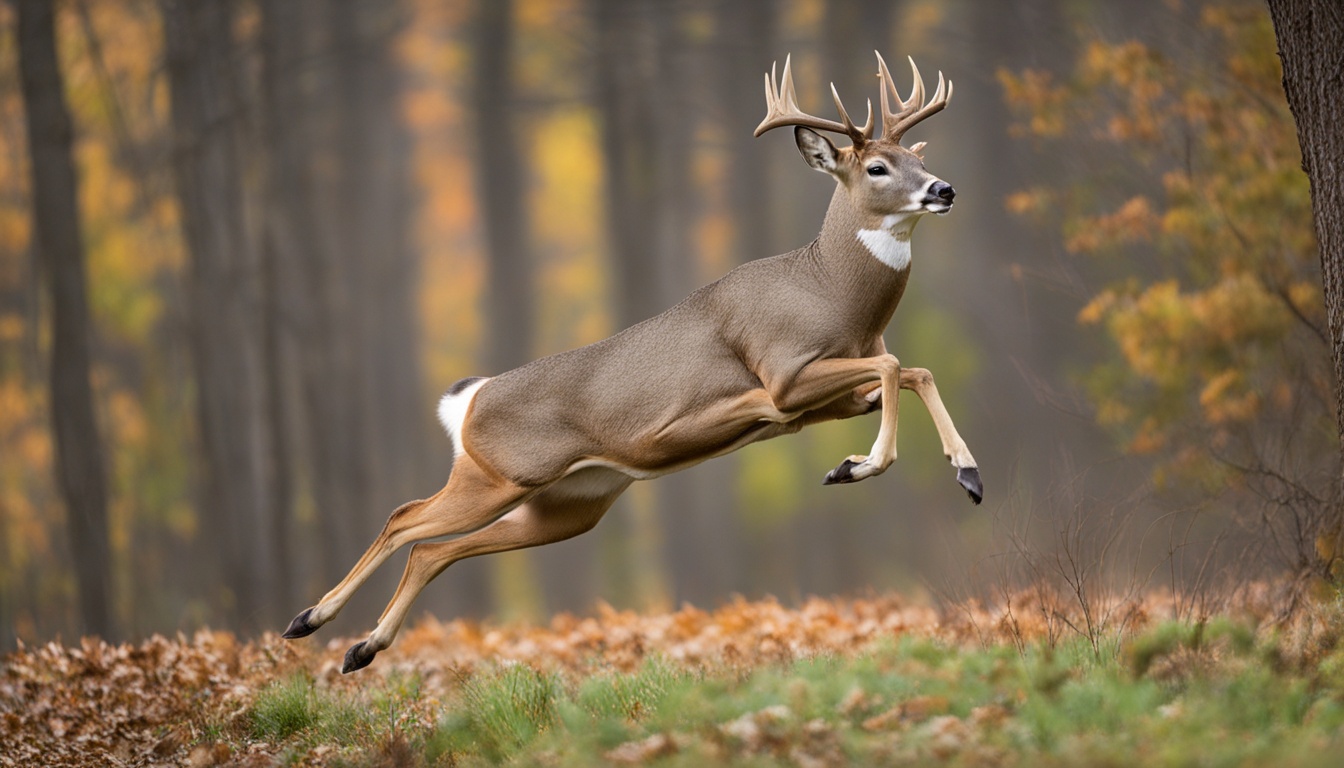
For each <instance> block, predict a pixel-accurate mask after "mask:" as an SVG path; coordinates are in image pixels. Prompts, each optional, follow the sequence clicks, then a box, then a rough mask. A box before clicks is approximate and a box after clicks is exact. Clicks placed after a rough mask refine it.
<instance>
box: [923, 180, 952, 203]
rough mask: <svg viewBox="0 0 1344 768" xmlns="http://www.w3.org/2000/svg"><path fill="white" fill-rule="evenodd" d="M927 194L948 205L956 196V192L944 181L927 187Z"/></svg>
mask: <svg viewBox="0 0 1344 768" xmlns="http://www.w3.org/2000/svg"><path fill="white" fill-rule="evenodd" d="M929 194H930V195H933V196H934V197H936V198H938V199H940V200H942V201H943V202H945V203H950V202H952V198H954V197H956V196H957V191H956V190H955V189H953V188H952V185H951V184H948V183H947V182H945V181H935V182H933V186H931V187H929Z"/></svg>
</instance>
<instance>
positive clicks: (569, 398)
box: [284, 54, 983, 672]
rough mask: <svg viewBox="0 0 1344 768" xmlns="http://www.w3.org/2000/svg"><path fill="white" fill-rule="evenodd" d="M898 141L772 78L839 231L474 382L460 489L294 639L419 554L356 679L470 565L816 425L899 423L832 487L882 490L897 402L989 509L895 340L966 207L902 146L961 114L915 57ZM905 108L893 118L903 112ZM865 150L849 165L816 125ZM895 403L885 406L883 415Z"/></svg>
mask: <svg viewBox="0 0 1344 768" xmlns="http://www.w3.org/2000/svg"><path fill="white" fill-rule="evenodd" d="M877 61H878V77H879V80H880V83H879V87H880V89H881V94H882V95H881V104H882V123H883V133H882V137H881V138H880V139H874V138H873V110H872V101H871V100H870V101H869V102H868V119H867V121H866V122H865V123H864V125H863V126H862V127H859V126H856V125H855V124H854V123H853V121H851V120H850V118H849V115H848V114H847V113H846V112H845V108H844V105H843V104H841V102H840V96H839V94H838V93H836V90H835V86H834V84H832V86H831V94H832V96H833V97H834V99H835V106H836V109H837V110H838V111H839V113H840V121H839V122H837V121H834V120H825V119H822V118H819V117H813V116H811V115H807V114H804V113H803V112H802V111H801V110H799V108H798V103H797V99H796V97H795V92H794V86H793V76H792V73H791V71H790V62H789V59H787V58H786V59H785V61H784V72H783V76H782V77H781V78H780V80H779V81H778V84H776V81H775V73H774V68H773V67H772V68H771V71H770V73H769V74H767V75H766V78H765V97H766V107H767V114H766V117H765V120H764V121H762V122H761V124H760V125H759V126H758V127H757V128H756V134H755V135H757V136H760V135H761V134H763V133H765V132H766V131H769V130H771V129H773V128H778V127H780V126H785V125H792V126H795V127H794V139H795V141H796V142H797V145H798V150H799V151H800V152H801V153H802V155H803V159H804V160H806V161H807V164H808V165H810V166H812V167H813V168H815V169H817V170H818V171H821V172H822V173H825V174H827V175H829V176H830V177H832V178H833V179H835V181H836V186H835V194H834V195H833V196H832V198H831V203H830V208H829V209H828V210H827V212H826V220H825V222H824V223H823V224H822V228H821V234H820V235H818V236H817V239H815V240H813V241H812V242H811V243H808V244H807V245H805V246H803V247H802V248H799V249H798V250H796V251H792V252H790V253H786V254H783V255H780V256H775V257H773V258H769V259H762V260H759V261H754V262H751V263H748V264H744V265H742V266H740V267H738V268H737V269H734V270H732V271H731V272H729V273H728V274H727V275H724V276H723V277H722V278H720V279H719V280H718V281H716V282H714V283H711V284H709V285H707V286H705V287H703V288H701V289H700V290H698V291H696V292H694V293H692V294H691V295H690V296H689V297H688V298H687V299H686V300H685V301H683V302H681V303H680V304H678V305H676V306H675V307H672V308H671V309H669V310H667V311H666V312H664V313H662V314H661V315H658V316H657V317H654V318H651V319H649V320H645V321H644V322H642V323H639V324H638V325H635V326H633V327H631V328H628V329H626V330H624V331H622V332H620V333H618V334H616V335H615V336H612V337H611V338H609V339H606V340H605V341H599V342H597V343H596V344H591V345H589V346H586V347H582V348H580V349H575V350H571V351H569V352H564V353H561V354H558V355H553V356H551V357H546V358H542V359H540V360H537V361H535V362H532V363H529V364H527V365H524V366H523V367H521V368H518V369H515V370H512V371H508V372H507V373H502V374H499V375H498V376H494V377H492V378H468V379H463V380H461V381H459V382H457V383H456V384H454V385H453V386H452V387H451V388H450V389H449V390H448V393H447V394H445V395H444V396H443V400H442V401H441V402H440V404H439V419H440V421H442V422H443V426H444V427H445V428H446V429H447V431H448V434H449V436H450V437H451V438H452V441H453V449H454V451H455V456H456V458H455V460H454V462H453V466H452V471H451V472H450V474H449V476H448V483H447V485H446V486H444V488H443V490H441V491H439V492H438V493H436V494H435V495H434V496H432V497H430V498H429V499H425V500H423V501H412V502H409V503H407V504H403V505H402V506H401V507H400V508H398V509H397V510H396V511H395V512H393V513H392V516H391V517H390V518H389V519H388V521H387V525H386V526H384V528H383V530H382V532H381V533H380V534H378V537H377V538H376V539H375V540H374V542H373V544H372V545H371V546H370V547H369V549H368V551H367V552H365V553H364V556H363V557H361V558H360V560H359V562H358V563H356V564H355V567H354V569H353V570H351V571H350V573H349V575H347V576H346V577H345V579H344V580H343V581H341V583H340V584H338V585H336V587H335V588H334V589H332V590H331V591H330V592H328V593H327V594H326V595H325V596H324V597H323V598H322V600H321V601H320V602H319V603H318V604H317V605H315V606H313V607H312V608H309V609H307V610H305V611H303V612H302V613H300V614H299V615H298V616H297V617H295V618H294V620H293V622H291V623H290V625H289V628H288V629H287V630H286V631H285V634H284V636H285V637H287V638H295V637H304V636H306V635H309V634H311V633H313V632H314V631H315V630H317V628H318V627H320V626H322V625H323V624H325V623H327V622H328V621H331V619H332V618H334V617H335V616H336V614H337V613H339V612H340V610H341V608H343V607H344V606H345V604H346V602H348V601H349V599H350V597H351V595H352V594H353V593H354V591H355V590H356V589H358V588H359V586H360V585H361V584H363V583H364V582H365V580H367V579H368V577H369V575H370V574H372V573H373V571H374V569H376V568H378V567H379V566H380V565H382V564H383V562H384V561H386V560H387V558H388V557H390V556H391V555H392V553H393V552H395V551H396V550H397V549H399V548H400V547H402V546H403V545H405V544H409V543H411V542H416V541H421V540H424V539H432V538H436V537H441V536H447V535H450V534H466V535H464V536H461V537H459V538H455V539H451V540H447V541H440V542H432V543H419V544H416V545H415V546H414V547H412V548H411V554H410V559H409V561H408V562H407V564H406V572H405V574H404V575H403V576H402V578H401V584H400V585H399V586H398V587H397V591H396V595H395V596H394V597H393V598H392V602H391V603H389V604H388V606H387V608H386V610H384V611H383V615H382V617H381V618H380V619H379V620H378V626H377V627H376V628H374V630H373V632H372V633H371V634H370V635H369V637H368V639H366V640H364V641H362V642H360V643H357V644H355V645H354V646H352V647H351V648H350V650H349V651H348V652H347V653H346V655H345V663H344V665H343V667H342V670H341V671H342V672H352V671H354V670H357V669H361V668H363V667H365V666H367V665H368V664H369V663H370V662H371V661H373V658H374V656H375V655H376V654H377V653H378V652H379V651H381V650H383V649H385V648H387V647H388V646H389V645H391V643H392V640H393V638H394V637H396V634H397V631H398V630H399V629H400V627H401V624H402V622H403V621H404V620H405V618H406V614H407V613H408V612H409V611H410V607H411V603H412V602H413V601H414V600H415V598H416V596H417V595H419V594H420V591H421V590H422V589H424V588H425V585H427V584H428V583H429V582H430V581H431V580H432V579H433V578H434V577H435V576H438V575H439V574H440V573H442V572H443V570H444V569H445V568H447V567H448V566H449V565H451V564H452V563H455V562H457V561H458V560H462V559H464V558H468V557H475V556H476V555H484V554H489V553H492V552H503V551H506V550H513V549H522V548H524V547H535V546H539V545H541V544H549V543H552V542H556V541H561V540H563V539H567V538H570V537H572V536H577V535H578V534H580V533H583V532H585V531H587V530H589V529H591V528H592V527H593V526H595V525H597V522H598V520H599V519H601V517H602V515H603V514H604V513H605V512H606V511H607V509H608V508H610V507H611V505H612V503H613V502H614V501H615V500H616V497H618V496H620V495H621V493H622V492H623V491H625V489H626V488H628V487H629V486H630V484H631V483H633V482H634V481H636V480H646V479H649V478H653V477H658V476H660V475H665V474H668V473H670V472H676V471H678V470H681V469H685V468H687V467H690V466H692V465H694V464H698V463H700V462H702V461H705V460H706V459H710V458H713V457H715V456H721V455H723V454H726V453H730V452H732V451H736V450H737V449H739V448H741V447H743V446H745V445H749V444H751V443H755V442H758V441H761V440H767V439H769V438H772V437H777V436H779V435H784V434H790V433H793V432H797V431H798V430H800V429H802V428H803V427H804V426H806V425H808V424H814V423H817V422H822V421H830V420H832V419H847V418H850V417H852V416H859V415H861V414H865V413H869V412H871V411H874V410H878V409H880V410H881V412H882V417H881V419H882V420H881V426H880V427H879V428H878V432H877V440H876V441H875V442H874V443H873V447H872V449H871V450H870V451H869V452H868V454H867V455H866V456H850V457H848V458H846V459H845V460H844V461H842V462H841V463H840V465H839V466H837V467H836V468H835V469H832V470H831V471H830V472H828V473H827V474H826V477H825V480H824V482H825V483H827V484H830V483H852V482H856V481H859V480H863V479H866V478H869V477H872V476H874V475H878V474H881V473H882V472H883V471H885V470H886V469H887V467H888V466H890V465H891V463H892V461H894V460H895V459H896V420H897V419H896V416H897V393H898V392H899V390H901V389H909V390H913V391H914V392H915V394H916V395H918V396H919V398H920V399H921V400H922V401H923V402H924V405H925V406H926V407H927V408H928V410H929V413H930V414H932V416H933V422H934V424H935V426H936V427H937V429H938V435H939V437H940V438H941V440H942V443H943V453H944V454H945V455H946V456H947V458H948V460H949V461H950V462H951V463H952V466H953V467H955V468H956V470H957V480H958V482H960V483H961V485H962V486H963V487H964V488H965V489H966V491H967V492H968V493H969V494H970V496H971V500H972V501H974V502H975V503H977V504H979V503H980V500H981V497H982V495H983V487H982V485H981V480H980V472H979V470H978V468H977V465H976V462H975V459H974V458H973V457H972V456H971V452H970V451H969V450H967V448H966V443H965V442H963V441H962V439H961V436H960V435H958V434H957V430H956V428H955V427H954V426H953V425H952V418H951V417H950V416H948V413H947V409H946V408H945V407H944V406H943V402H942V400H941V399H940V398H939V396H938V389H937V388H936V387H935V386H934V383H933V376H932V375H931V374H930V373H929V372H928V371H927V370H925V369H923V368H903V367H901V363H900V361H898V360H897V359H896V358H895V357H894V356H893V355H891V354H889V353H888V352H887V350H886V346H885V344H884V343H883V341H882V331H883V329H884V328H886V327H887V323H888V322H889V321H890V320H891V316H892V313H894V312H895V311H896V305H897V304H898V303H899V302H900V300H901V294H902V293H903V292H904V291H905V284H906V281H907V280H908V279H909V277H910V233H911V231H912V230H913V229H914V226H915V223H916V222H918V221H919V219H920V217H921V216H923V215H924V214H925V213H930V212H932V213H937V214H944V213H947V212H948V211H950V210H951V209H952V198H953V195H954V192H953V190H952V187H951V185H949V184H947V183H946V182H944V181H942V180H941V179H939V178H937V177H935V176H933V175H931V174H930V173H929V172H928V171H926V170H925V169H924V163H923V161H922V160H921V159H920V157H919V151H920V149H921V148H922V147H923V143H922V142H921V143H919V144H916V145H914V146H912V147H911V148H909V149H906V148H905V147H902V146H901V144H900V139H901V137H902V136H903V135H904V134H905V132H906V131H907V130H909V129H910V127H911V126H913V125H915V124H916V123H919V122H920V121H922V120H924V119H925V118H927V117H929V116H930V115H933V114H935V113H937V112H939V111H940V110H942V109H943V107H945V106H947V103H948V100H949V99H951V97H952V83H951V82H950V81H948V82H946V84H945V83H944V81H943V75H942V73H941V72H940V73H939V74H938V88H937V90H936V91H935V93H934V94H933V98H932V99H930V100H929V101H928V102H927V103H926V102H925V100H924V82H923V79H922V78H921V77H920V75H919V69H918V68H917V67H915V63H914V60H913V59H911V60H910V67H911V69H912V70H913V71H914V85H913V86H912V88H911V93H910V97H909V98H908V99H901V97H900V94H899V93H898V92H897V91H896V86H895V84H894V83H893V81H892V79H891V73H890V72H888V71H887V65H886V63H885V62H884V61H883V60H882V56H881V54H878V57H877ZM892 103H894V104H895V105H896V108H895V109H892V107H891V104H892ZM814 128H815V129H818V130H822V131H828V132H832V133H837V134H843V135H845V136H847V137H848V138H849V139H850V141H851V142H852V143H853V146H849V147H843V148H839V149H837V148H836V146H835V145H834V144H833V143H831V141H830V139H828V138H826V137H825V136H822V135H821V134H819V133H817V132H816V131H814V130H812V129H814ZM883 401H885V403H884V402H883Z"/></svg>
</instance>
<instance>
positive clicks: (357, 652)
mask: <svg viewBox="0 0 1344 768" xmlns="http://www.w3.org/2000/svg"><path fill="white" fill-rule="evenodd" d="M368 642H369V641H367V640H365V641H364V642H362V643H355V644H354V645H352V646H350V650H348V651H346V652H345V663H344V664H342V665H341V674H342V675H348V674H350V673H351V672H354V671H355V670H357V669H363V668H365V667H367V666H369V662H371V661H373V657H374V656H377V655H378V652H377V651H371V650H369V647H368Z"/></svg>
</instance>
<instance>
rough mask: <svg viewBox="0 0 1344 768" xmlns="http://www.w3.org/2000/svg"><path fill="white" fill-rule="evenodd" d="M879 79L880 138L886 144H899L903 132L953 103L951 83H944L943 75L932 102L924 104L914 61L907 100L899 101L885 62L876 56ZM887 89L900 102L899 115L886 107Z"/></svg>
mask: <svg viewBox="0 0 1344 768" xmlns="http://www.w3.org/2000/svg"><path fill="white" fill-rule="evenodd" d="M877 59H878V67H879V71H878V76H879V77H881V78H882V80H883V88H882V98H883V102H884V103H883V107H882V138H883V140H886V141H900V140H901V137H902V136H904V135H905V132H906V131H908V130H910V128H912V127H913V126H914V125H915V124H916V123H919V122H920V121H922V120H924V119H925V118H927V117H929V116H930V115H933V114H935V113H937V112H940V111H942V109H943V108H944V107H946V106H947V104H948V102H949V101H951V99H952V81H951V80H944V79H943V73H942V72H939V73H938V88H937V89H935V90H934V92H933V98H932V99H929V101H928V103H924V78H922V77H920V75H919V67H918V66H916V65H915V60H914V59H913V58H911V59H910V70H911V71H912V72H913V73H914V84H913V85H912V86H911V87H910V98H909V99H901V97H900V94H899V93H897V92H896V87H895V85H892V83H891V73H890V72H888V71H887V66H886V62H883V61H882V56H881V54H878V57H877ZM888 88H889V89H890V91H891V93H893V94H895V98H896V99H897V100H898V101H899V102H900V105H901V109H900V111H899V112H892V111H891V110H890V109H889V108H888V107H887V105H886V103H885V102H886V99H887V92H888Z"/></svg>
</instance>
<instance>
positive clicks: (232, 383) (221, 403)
mask: <svg viewBox="0 0 1344 768" xmlns="http://www.w3.org/2000/svg"><path fill="white" fill-rule="evenodd" d="M233 21H234V14H233V7H232V3H231V2H230V0H191V1H190V2H189V1H187V0H176V1H174V0H164V22H165V26H164V32H165V38H166V52H167V57H168V75H169V86H170V91H171V96H172V119H173V128H174V132H175V138H176V146H175V158H174V171H175V177H176V180H177V190H178V198H179V200H180V203H181V207H182V226H183V230H184V234H185V235H186V241H187V245H188V251H189V253H190V258H189V269H188V280H189V295H190V297H191V304H192V307H191V312H192V318H191V340H192V361H193V365H194V367H195V374H196V376H195V378H196V400H197V411H198V415H199V421H200V433H201V434H200V439H201V444H202V448H203V455H204V459H205V467H204V471H205V493H204V498H203V499H202V504H201V513H202V515H203V516H204V518H205V520H204V525H203V529H204V530H205V531H207V532H208V533H209V534H210V535H211V537H212V541H213V542H214V543H215V544H216V546H218V548H219V550H220V553H221V557H222V565H223V570H224V581H225V583H226V584H227V586H228V588H229V590H230V591H231V592H232V597H233V602H232V604H231V605H228V606H226V607H227V608H228V609H229V610H230V612H231V613H232V615H233V617H234V620H235V622H236V623H237V624H238V626H240V627H242V628H244V629H250V628H254V627H255V626H258V625H259V623H260V622H263V621H265V620H266V619H267V618H268V617H271V618H273V617H275V616H276V615H278V613H277V611H278V606H274V605H272V601H271V599H270V598H271V596H272V595H271V593H270V591H269V590H268V589H267V587H268V586H269V585H271V584H273V583H274V577H273V573H274V564H275V559H274V554H273V553H272V551H271V546H270V545H271V524H272V514H271V510H270V506H269V505H270V503H271V501H272V495H271V494H270V492H269V490H268V488H267V478H268V470H267V467H268V466H269V463H270V450H271V442H270V438H269V437H268V435H267V431H266V430H267V425H268V423H269V422H268V421H267V410H266V405H265V391H266V390H265V382H264V379H263V377H262V371H261V366H262V359H263V349H264V347H263V343H262V334H261V327H260V322H259V318H260V317H261V309H262V304H261V297H260V294H259V286H260V285H261V284H262V281H261V272H260V265H259V261H258V258H257V255H256V250H255V249H254V248H253V245H252V242H251V241H250V238H249V237H248V234H247V230H246V227H245V222H244V213H243V185H242V178H241V174H240V171H241V168H242V159H241V157H240V153H239V152H238V148H237V144H236V138H237V137H236V135H235V133H234V130H233V128H234V126H235V125H236V123H235V119H236V116H237V114H238V104H237V98H236V97H237V93H236V89H235V84H234V82H233V80H232V78H233V76H234V70H233V66H234V60H233V46H232V40H231V38H230V33H231V31H232V29H233Z"/></svg>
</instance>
